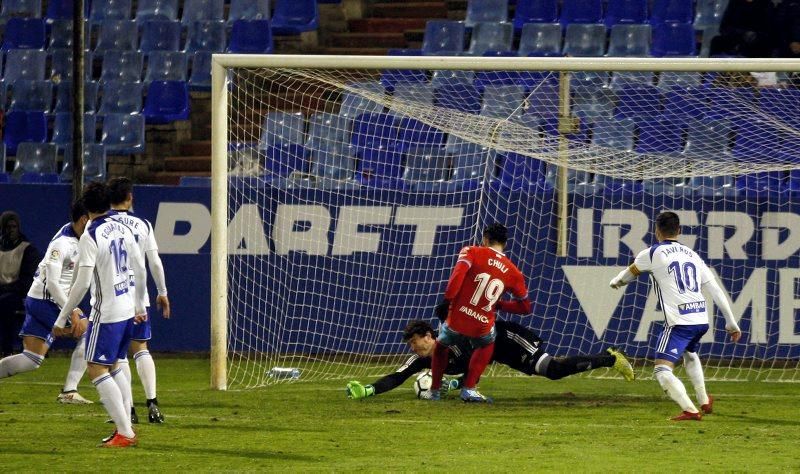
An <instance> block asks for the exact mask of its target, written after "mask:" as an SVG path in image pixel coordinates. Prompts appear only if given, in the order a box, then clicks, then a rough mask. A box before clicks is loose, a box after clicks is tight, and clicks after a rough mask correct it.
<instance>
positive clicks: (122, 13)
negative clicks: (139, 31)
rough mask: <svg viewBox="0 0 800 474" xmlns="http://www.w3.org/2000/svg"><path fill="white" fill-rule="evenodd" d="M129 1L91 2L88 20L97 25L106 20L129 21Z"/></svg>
mask: <svg viewBox="0 0 800 474" xmlns="http://www.w3.org/2000/svg"><path fill="white" fill-rule="evenodd" d="M130 19H131V0H92V2H91V7H90V9H89V20H91V22H92V23H99V22H101V21H106V20H130Z"/></svg>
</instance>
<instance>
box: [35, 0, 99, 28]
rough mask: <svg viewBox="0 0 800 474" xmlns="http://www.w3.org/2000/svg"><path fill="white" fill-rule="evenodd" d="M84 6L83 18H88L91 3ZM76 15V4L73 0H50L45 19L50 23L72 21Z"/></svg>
mask: <svg viewBox="0 0 800 474" xmlns="http://www.w3.org/2000/svg"><path fill="white" fill-rule="evenodd" d="M83 6H84V13H83V16H84V18H86V16H87V15H88V13H89V2H84V4H83ZM74 13H75V2H74V1H73V0H48V1H47V11H46V12H45V15H44V17H45V19H47V22H48V23H50V22H51V21H53V20H71V19H72V17H73V16H74Z"/></svg>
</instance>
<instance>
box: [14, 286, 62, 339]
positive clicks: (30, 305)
mask: <svg viewBox="0 0 800 474" xmlns="http://www.w3.org/2000/svg"><path fill="white" fill-rule="evenodd" d="M60 312H61V310H60V309H59V308H58V305H57V304H55V303H53V302H52V301H48V300H40V299H38V298H31V297H30V296H26V297H25V322H24V323H22V329H21V330H20V332H19V335H20V336H32V337H36V338H39V339H42V340H43V341H44V342H45V344H47V345H48V346H52V345H53V325H54V324H55V323H56V319H58V313H60Z"/></svg>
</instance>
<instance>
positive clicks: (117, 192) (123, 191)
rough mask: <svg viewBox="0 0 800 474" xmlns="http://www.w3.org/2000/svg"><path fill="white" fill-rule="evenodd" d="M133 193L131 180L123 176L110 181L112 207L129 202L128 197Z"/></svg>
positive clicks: (109, 189)
mask: <svg viewBox="0 0 800 474" xmlns="http://www.w3.org/2000/svg"><path fill="white" fill-rule="evenodd" d="M131 193H133V182H132V181H131V180H130V179H128V178H126V177H124V176H121V177H119V178H112V179H111V180H109V181H108V194H109V197H110V198H111V205H115V204H119V203H123V202H125V201H127V200H128V195H129V194H131Z"/></svg>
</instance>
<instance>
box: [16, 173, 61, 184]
mask: <svg viewBox="0 0 800 474" xmlns="http://www.w3.org/2000/svg"><path fill="white" fill-rule="evenodd" d="M19 183H20V184H56V183H58V174H56V173H22V175H21V176H20V177H19Z"/></svg>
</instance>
